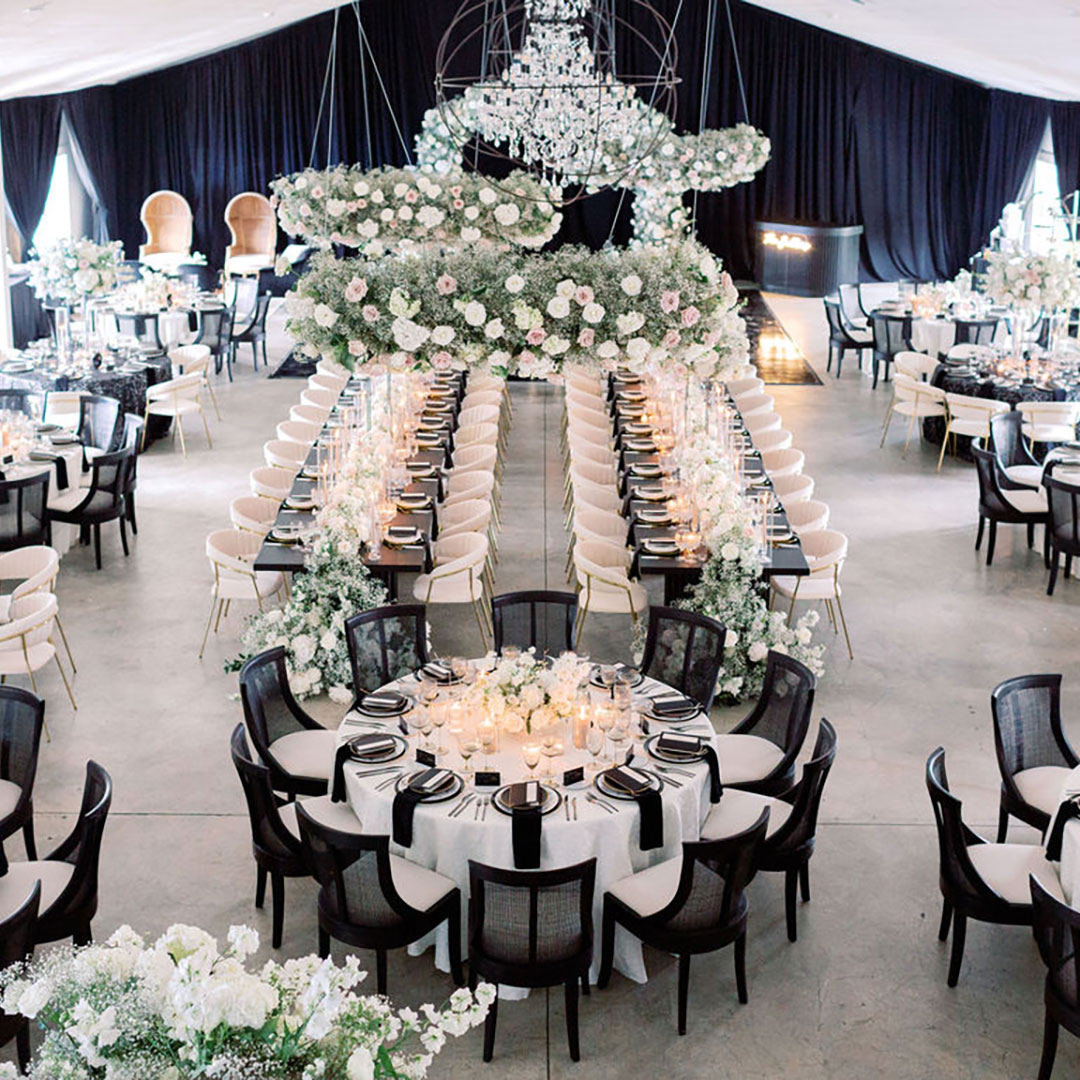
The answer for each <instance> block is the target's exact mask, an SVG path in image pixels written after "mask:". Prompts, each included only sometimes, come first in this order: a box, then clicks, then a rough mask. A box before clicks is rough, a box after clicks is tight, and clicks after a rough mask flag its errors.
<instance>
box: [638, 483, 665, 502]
mask: <svg viewBox="0 0 1080 1080" xmlns="http://www.w3.org/2000/svg"><path fill="white" fill-rule="evenodd" d="M667 497H668V493H667V492H666V491H663V490H659V491H658V490H657V489H655V488H641V487H636V488H634V498H635V499H644V500H645V501H646V502H663V501H664V500H665V499H666V498H667Z"/></svg>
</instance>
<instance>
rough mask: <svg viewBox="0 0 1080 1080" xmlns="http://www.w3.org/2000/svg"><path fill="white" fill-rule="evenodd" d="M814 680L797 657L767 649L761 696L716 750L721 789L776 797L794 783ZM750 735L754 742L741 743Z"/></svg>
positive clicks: (724, 737) (721, 736) (814, 687)
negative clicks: (721, 783) (731, 788)
mask: <svg viewBox="0 0 1080 1080" xmlns="http://www.w3.org/2000/svg"><path fill="white" fill-rule="evenodd" d="M816 688H817V678H816V676H815V675H814V673H813V672H812V671H811V670H810V669H809V668H808V667H806V665H805V664H800V663H799V661H798V660H795V659H793V658H792V657H790V656H787V655H786V654H784V653H778V652H773V651H772V650H770V651H769V655H768V656H767V657H766V660H765V684H764V686H763V687H762V690H761V697H760V698H758V701H757V704H756V705H755V706H754V708H753V709H752V710H751V712H750V714H749V715H748V716H747V717H746V719H745V720H742V721H740V723H738V724H737V725H736V726H735V727H734V728H732V729H731V731H730V732H729V733H728V734H726V735H720V736H718V740H717V748H718V753H719V755H720V763H721V764H720V768H721V770H722V773H723V777H724V786H725V787H735V788H741V789H742V790H744V791H756V792H757V793H758V794H759V795H780V794H782V793H783V792H785V791H787V790H788V789H789V788H790V787H791V786H792V784H793V783H794V782H795V759H796V758H797V757H798V756H799V751H800V750H802V747H803V743H804V742H805V741H806V733H807V731H808V730H809V727H810V714H811V712H812V711H813V708H814V693H815V690H816ZM747 736H749V737H750V739H751V740H753V741H745V740H746V737H747Z"/></svg>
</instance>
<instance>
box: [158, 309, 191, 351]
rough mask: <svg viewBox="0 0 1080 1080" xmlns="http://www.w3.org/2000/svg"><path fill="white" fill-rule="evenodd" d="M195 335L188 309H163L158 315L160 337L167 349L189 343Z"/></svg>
mask: <svg viewBox="0 0 1080 1080" xmlns="http://www.w3.org/2000/svg"><path fill="white" fill-rule="evenodd" d="M195 336H196V335H195V331H194V330H192V329H191V322H190V320H189V319H188V313H187V312H186V311H163V312H161V314H160V315H158V337H159V338H160V339H161V344H162V345H164V346H165V348H166V349H171V348H173V347H174V346H176V345H187V344H189V343H190V342H192V341H194V340H195Z"/></svg>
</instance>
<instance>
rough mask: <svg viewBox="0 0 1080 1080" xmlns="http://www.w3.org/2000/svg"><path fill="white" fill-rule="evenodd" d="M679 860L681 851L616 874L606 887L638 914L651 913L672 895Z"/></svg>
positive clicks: (676, 880)
mask: <svg viewBox="0 0 1080 1080" xmlns="http://www.w3.org/2000/svg"><path fill="white" fill-rule="evenodd" d="M721 801H723V800H721ZM682 862H683V861H682V856H681V855H679V856H676V858H674V859H665V860H664V861H663V862H661V863H657V864H656V865H655V866H650V867H649V869H648V870H642V871H641V873H639V874H630V875H629V876H627V877H624V878H620V879H619V880H618V881H616V882H615V884H614V885H612V886H610V887H609V888H608V890H607V891H608V892H609V893H611V895H612V896H614V897H615V898H616V899H618V900H621V901H622V902H623V903H624V904H625V905H626V906H627V907H628V908H630V910H631V911H636V912H637V913H638V914H639V915H653V914H655V913H656V912H657V911H659V910H660V909H661V908H663V907H665V906H666V905H667V904H669V903H671V901H672V900H673V899H674V897H675V892H676V890H677V889H678V887H679V876H680V875H681V874H682Z"/></svg>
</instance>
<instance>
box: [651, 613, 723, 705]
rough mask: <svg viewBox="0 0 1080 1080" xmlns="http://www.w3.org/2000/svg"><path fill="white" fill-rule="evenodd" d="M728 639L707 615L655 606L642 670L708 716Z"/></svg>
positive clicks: (721, 626)
mask: <svg viewBox="0 0 1080 1080" xmlns="http://www.w3.org/2000/svg"><path fill="white" fill-rule="evenodd" d="M726 637H727V630H726V629H725V628H724V627H723V625H721V624H720V623H718V622H717V621H716V620H715V619H711V618H709V616H708V615H701V614H699V613H698V612H696V611H683V610H682V609H680V608H670V607H660V606H659V605H654V606H652V607H650V608H649V633H648V635H647V637H646V638H645V653H644V655H643V656H642V658H641V670H642V671H643V672H644V673H645V674H646V675H648V676H650V677H651V678H653V679H657V680H659V681H660V682H662V683H667V684H668V686H673V687H675V689H676V690H679V691H681V692H682V693H683V694H685V695H686V696H687V697H690V698H693V699H694V700H695V701H696V702H697V703H698V704H699V705H700V706H701V708H702V709H703V710H704V711H705V712H708V711H709V709H711V708H712V703H713V696H714V695H715V693H716V679H717V676H718V675H719V674H720V668H721V666H722V665H723V662H724V639H725V638H726Z"/></svg>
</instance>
